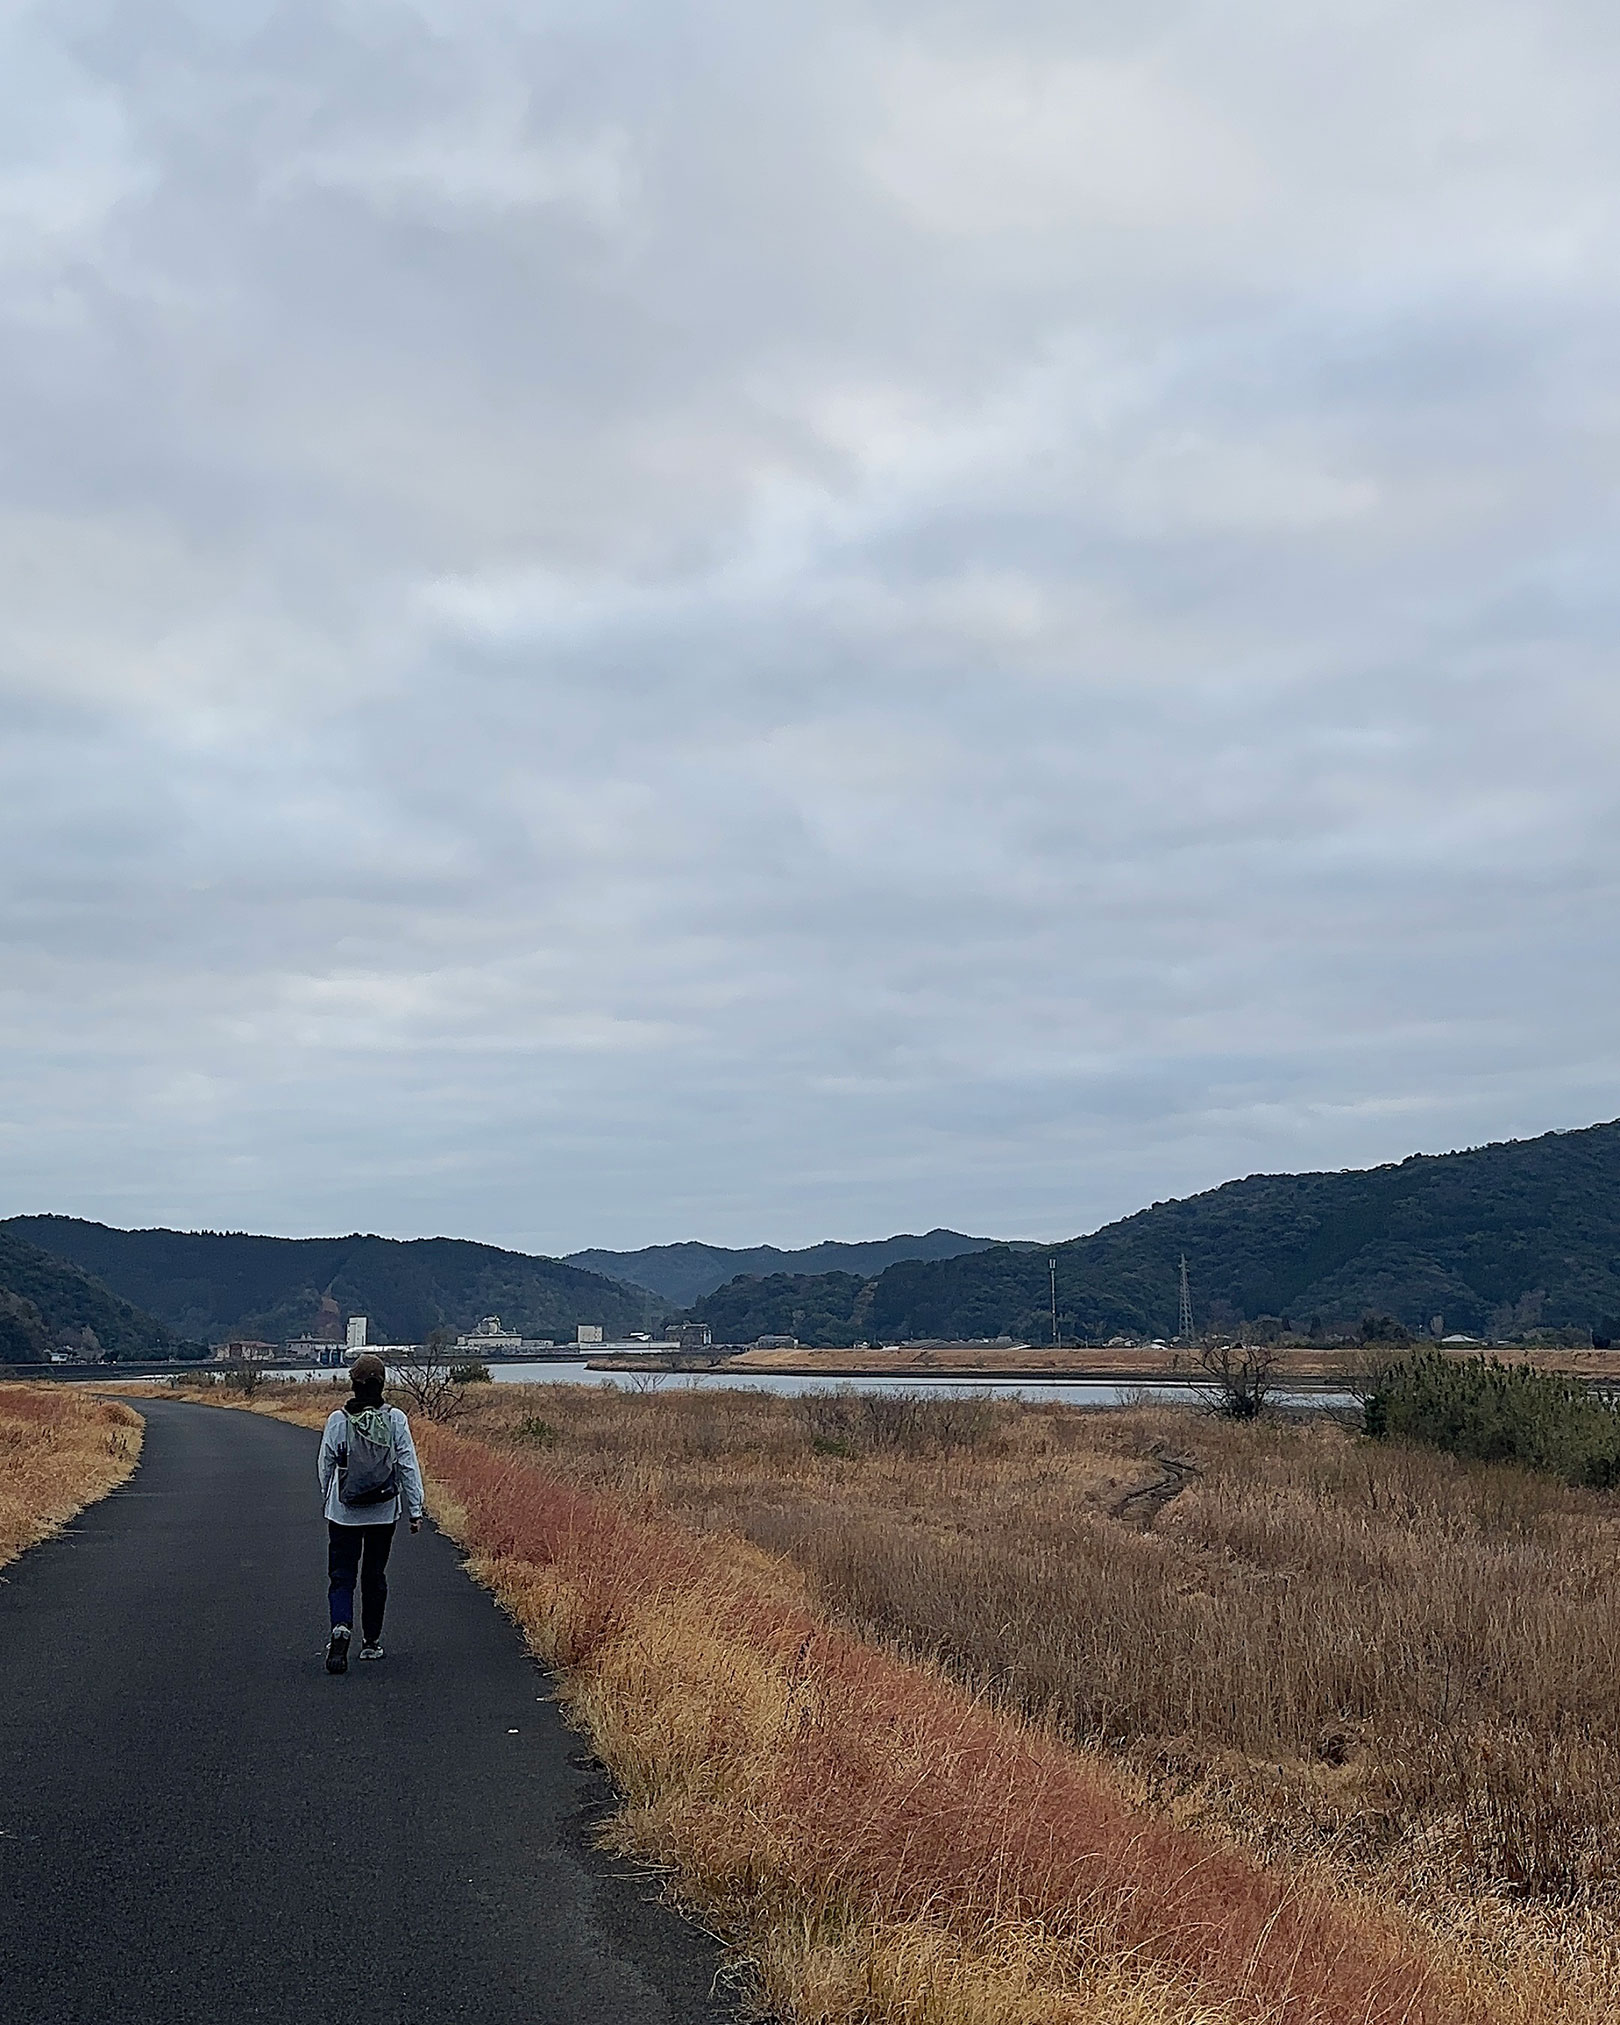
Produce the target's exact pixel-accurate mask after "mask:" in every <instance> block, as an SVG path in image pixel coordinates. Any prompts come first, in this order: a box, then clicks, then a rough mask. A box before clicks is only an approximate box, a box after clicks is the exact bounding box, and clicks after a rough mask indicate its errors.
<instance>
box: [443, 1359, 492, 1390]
mask: <svg viewBox="0 0 1620 2025" xmlns="http://www.w3.org/2000/svg"><path fill="white" fill-rule="evenodd" d="M450 1383H451V1384H452V1385H488V1384H489V1383H490V1376H489V1366H488V1365H487V1364H452V1365H451V1367H450Z"/></svg>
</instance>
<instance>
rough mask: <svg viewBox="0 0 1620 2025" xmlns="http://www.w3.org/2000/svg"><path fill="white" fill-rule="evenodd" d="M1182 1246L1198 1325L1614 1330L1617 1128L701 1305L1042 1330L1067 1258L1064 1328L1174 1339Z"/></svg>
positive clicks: (1157, 1210)
mask: <svg viewBox="0 0 1620 2025" xmlns="http://www.w3.org/2000/svg"><path fill="white" fill-rule="evenodd" d="M1183 1254H1185V1256H1186V1259H1187V1265H1188V1271H1189V1274H1190V1276H1191V1281H1192V1292H1193V1308H1194V1320H1195V1323H1197V1324H1199V1325H1206V1324H1209V1323H1215V1324H1226V1325H1231V1324H1235V1323H1237V1322H1239V1321H1242V1320H1244V1319H1248V1320H1256V1319H1258V1318H1260V1317H1261V1316H1267V1315H1270V1316H1276V1317H1279V1318H1282V1317H1287V1318H1288V1319H1289V1320H1291V1321H1292V1322H1293V1323H1294V1324H1295V1325H1296V1326H1298V1327H1300V1328H1307V1327H1309V1326H1310V1325H1311V1324H1312V1323H1313V1322H1316V1323H1320V1324H1321V1326H1323V1327H1324V1328H1329V1329H1334V1328H1337V1329H1345V1328H1354V1327H1355V1325H1356V1324H1357V1323H1358V1321H1359V1320H1360V1319H1361V1317H1362V1316H1363V1315H1366V1314H1368V1313H1373V1314H1376V1315H1388V1316H1392V1317H1394V1318H1395V1319H1396V1320H1397V1321H1399V1322H1402V1323H1404V1324H1405V1325H1406V1326H1407V1327H1408V1328H1410V1329H1414V1330H1418V1329H1425V1328H1427V1327H1428V1326H1429V1325H1430V1324H1431V1323H1432V1322H1433V1320H1434V1318H1435V1317H1436V1316H1439V1317H1441V1318H1442V1323H1443V1326H1444V1327H1445V1328H1446V1329H1450V1330H1461V1331H1465V1332H1466V1333H1468V1334H1470V1335H1484V1334H1487V1333H1494V1334H1498V1335H1509V1334H1522V1333H1523V1331H1524V1330H1525V1329H1528V1328H1533V1327H1536V1326H1545V1327H1551V1328H1577V1329H1588V1328H1592V1327H1594V1326H1596V1327H1598V1328H1599V1329H1600V1330H1601V1332H1602V1333H1605V1334H1611V1335H1617V1336H1620V1123H1610V1124H1603V1125H1593V1126H1589V1127H1587V1128H1586V1129H1584V1130H1581V1131H1574V1132H1549V1133H1544V1134H1542V1135H1541V1136H1540V1137H1539V1138H1535V1139H1524V1140H1503V1141H1499V1142H1497V1143H1496V1144H1494V1145H1490V1146H1482V1147H1476V1148H1472V1149H1470V1150H1469V1151H1466V1152H1459V1153H1443V1154H1414V1155H1413V1156H1412V1157H1411V1158H1410V1159H1408V1160H1403V1161H1400V1162H1399V1163H1396V1164H1393V1165H1390V1166H1385V1167H1375V1168H1368V1169H1352V1170H1344V1171H1341V1172H1338V1173H1318V1174H1292V1175H1289V1174H1277V1175H1250V1176H1249V1177H1248V1178H1247V1179H1246V1180H1242V1181H1229V1182H1227V1183H1226V1184H1225V1185H1224V1186H1223V1187H1220V1188H1216V1189H1211V1190H1209V1191H1208V1192H1206V1193H1205V1194H1202V1195H1196V1196H1190V1197H1187V1198H1185V1199H1183V1200H1180V1201H1173V1202H1159V1203H1155V1204H1154V1205H1153V1206H1152V1208H1150V1209H1144V1210H1141V1211H1139V1212H1138V1213H1137V1214H1136V1215H1134V1216H1128V1217H1125V1218H1123V1219H1121V1221H1119V1222H1118V1223H1113V1224H1109V1225H1107V1226H1105V1227H1104V1228H1103V1229H1102V1230H1098V1231H1094V1232H1092V1233H1091V1234H1090V1235H1089V1236H1085V1237H1078V1238H1071V1239H1070V1240H1069V1241H1068V1242H1066V1243H1063V1244H1055V1245H1051V1246H1044V1245H1043V1246H1040V1247H1037V1248H1034V1249H1032V1250H1022V1249H1014V1248H1012V1247H1009V1246H997V1247H995V1248H993V1249H981V1250H977V1251H975V1252H973V1253H972V1254H970V1255H962V1256H958V1257H955V1258H950V1259H941V1260H935V1261H927V1262H918V1261H901V1262H898V1263H896V1264H894V1265H891V1266H889V1267H888V1268H886V1269H885V1270H884V1271H883V1272H881V1273H879V1274H877V1275H875V1276H870V1277H868V1278H865V1279H853V1278H851V1277H850V1276H848V1275H836V1274H822V1275H818V1276H805V1275H798V1276H796V1277H793V1278H791V1279H784V1280H783V1281H782V1282H781V1283H780V1284H778V1283H776V1282H772V1284H771V1292H770V1297H769V1299H762V1298H761V1296H760V1293H759V1290H758V1289H757V1288H754V1289H744V1288H740V1287H736V1286H730V1287H724V1288H721V1289H718V1290H716V1291H715V1292H714V1293H712V1294H710V1295H708V1296H706V1297H704V1298H703V1299H701V1300H699V1301H698V1302H697V1303H696V1304H695V1306H694V1308H693V1311H692V1313H693V1319H695V1320H700V1321H705V1322H707V1323H708V1324H709V1325H710V1327H711V1328H712V1329H713V1330H714V1333H715V1335H716V1336H717V1337H721V1338H724V1339H726V1340H747V1339H746V1338H741V1337H739V1336H738V1335H736V1334H734V1333H733V1332H734V1331H735V1330H740V1329H741V1328H744V1327H746V1328H747V1329H750V1330H751V1331H752V1332H753V1334H754V1335H762V1334H772V1335H774V1334H781V1335H798V1336H800V1337H801V1340H803V1341H805V1342H817V1343H823V1344H827V1345H829V1346H830V1345H833V1344H836V1343H852V1342H856V1341H861V1340H867V1341H870V1340H874V1339H881V1340H882V1341H885V1342H904V1341H915V1340H917V1339H919V1338H930V1337H934V1338H966V1339H978V1338H986V1337H995V1336H999V1335H1010V1336H1014V1337H1018V1338H1022V1339H1024V1340H1027V1341H1032V1342H1038V1343H1044V1342H1047V1341H1049V1340H1050V1336H1051V1326H1052V1324H1051V1293H1050V1282H1049V1280H1048V1277H1047V1260H1048V1258H1054V1259H1056V1261H1057V1292H1058V1328H1059V1331H1060V1333H1061V1334H1062V1335H1063V1336H1065V1337H1067V1338H1068V1339H1070V1340H1074V1339H1076V1338H1079V1339H1082V1340H1089V1341H1097V1340H1099V1339H1106V1338H1107V1337H1109V1336H1111V1335H1114V1334H1129V1335H1158V1336H1165V1337H1169V1336H1170V1335H1172V1334H1173V1333H1174V1332H1175V1328H1176V1322H1177V1283H1178V1276H1179V1263H1180V1260H1181V1258H1182V1256H1183ZM795 1314H798V1315H800V1316H801V1317H802V1318H803V1319H804V1321H805V1322H806V1323H808V1324H809V1325H810V1328H808V1329H807V1328H799V1327H795V1326H794V1320H793V1318H794V1316H795ZM811 1329H813V1331H814V1333H813V1334H812V1333H810V1330H811Z"/></svg>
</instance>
